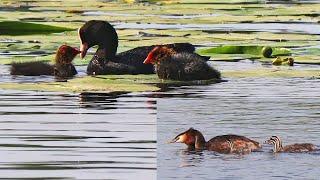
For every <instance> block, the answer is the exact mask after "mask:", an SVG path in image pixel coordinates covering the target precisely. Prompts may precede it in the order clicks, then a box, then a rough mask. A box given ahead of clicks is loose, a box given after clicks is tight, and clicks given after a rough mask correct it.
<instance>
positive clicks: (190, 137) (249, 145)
mask: <svg viewBox="0 0 320 180" xmlns="http://www.w3.org/2000/svg"><path fill="white" fill-rule="evenodd" d="M171 143H184V144H186V145H187V146H188V149H190V150H209V151H215V152H218V153H223V154H230V153H236V154H247V153H250V152H252V151H257V150H259V149H261V145H260V144H259V143H258V142H256V141H254V140H251V139H249V138H247V137H244V136H239V135H232V134H228V135H221V136H216V137H214V138H212V139H210V140H209V141H207V142H206V140H205V138H204V136H203V135H202V133H201V132H200V131H198V130H196V129H193V128H190V129H188V130H187V131H185V132H183V133H180V134H179V135H177V136H176V137H175V138H174V139H173V140H172V141H171Z"/></svg>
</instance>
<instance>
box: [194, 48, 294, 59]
mask: <svg viewBox="0 0 320 180" xmlns="http://www.w3.org/2000/svg"><path fill="white" fill-rule="evenodd" d="M264 48H266V47H264V46H219V47H214V48H208V49H199V50H198V51H197V52H198V53H199V54H201V55H206V56H214V55H215V54H252V55H259V56H261V57H264V55H263V49H264ZM290 54H291V51H290V50H289V49H286V48H272V56H277V55H290ZM267 57H268V56H267Z"/></svg>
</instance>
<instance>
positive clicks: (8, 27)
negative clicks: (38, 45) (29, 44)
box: [0, 21, 74, 35]
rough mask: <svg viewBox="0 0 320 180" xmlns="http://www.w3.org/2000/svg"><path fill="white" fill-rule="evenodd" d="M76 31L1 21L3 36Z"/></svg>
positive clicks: (0, 28) (0, 29) (0, 27)
mask: <svg viewBox="0 0 320 180" xmlns="http://www.w3.org/2000/svg"><path fill="white" fill-rule="evenodd" d="M72 30H74V29H71V28H66V27H58V26H52V25H44V24H36V23H27V22H19V21H1V22H0V34H1V35H29V34H50V33H60V32H64V31H72Z"/></svg>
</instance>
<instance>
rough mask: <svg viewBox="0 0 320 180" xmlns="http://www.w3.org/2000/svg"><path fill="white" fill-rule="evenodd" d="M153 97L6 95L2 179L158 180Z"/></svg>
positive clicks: (0, 132)
mask: <svg viewBox="0 0 320 180" xmlns="http://www.w3.org/2000/svg"><path fill="white" fill-rule="evenodd" d="M155 120H156V101H155V99H154V98H152V97H149V95H148V94H121V93H120V94H88V93H86V94H65V93H49V92H32V91H9V90H0V156H1V160H0V178H4V179H10V178H12V179H19V178H21V179H26V178H30V179H35V178H41V179H50V178H52V179H130V178H131V177H136V178H138V179H142V178H147V179H155V175H156V125H155Z"/></svg>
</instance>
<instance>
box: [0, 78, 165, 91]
mask: <svg viewBox="0 0 320 180" xmlns="http://www.w3.org/2000/svg"><path fill="white" fill-rule="evenodd" d="M156 78H157V77H156V75H149V76H148V75H118V76H115V75H114V76H113V75H109V76H95V77H93V76H86V77H79V78H74V79H71V80H68V81H67V82H40V83H0V88H1V89H15V90H33V91H57V92H114V91H127V92H141V91H156V90H159V88H158V87H156V86H155V85H151V84H146V83H149V82H154V81H155V80H156Z"/></svg>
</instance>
